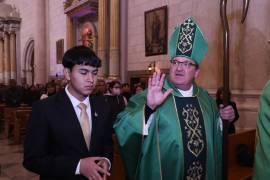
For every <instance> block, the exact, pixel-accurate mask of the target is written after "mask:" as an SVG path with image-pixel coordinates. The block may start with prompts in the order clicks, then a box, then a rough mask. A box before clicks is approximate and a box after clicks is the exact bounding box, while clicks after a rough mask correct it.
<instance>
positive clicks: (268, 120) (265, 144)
mask: <svg viewBox="0 0 270 180" xmlns="http://www.w3.org/2000/svg"><path fill="white" fill-rule="evenodd" d="M257 131H258V136H259V141H258V143H257V147H256V155H255V173H254V176H253V180H268V179H270V81H268V82H267V84H266V86H265V87H264V90H263V92H262V95H261V97H260V108H259V115H258V120H257Z"/></svg>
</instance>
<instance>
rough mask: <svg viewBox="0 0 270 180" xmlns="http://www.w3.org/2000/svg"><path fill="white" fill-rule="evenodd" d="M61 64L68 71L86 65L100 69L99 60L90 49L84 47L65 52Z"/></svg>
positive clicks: (76, 47)
mask: <svg viewBox="0 0 270 180" xmlns="http://www.w3.org/2000/svg"><path fill="white" fill-rule="evenodd" d="M62 64H63V66H64V67H65V68H68V69H70V70H72V68H73V66H75V65H87V66H93V67H97V68H99V67H101V60H100V59H99V58H98V57H97V55H96V54H95V52H94V51H93V50H91V49H90V48H88V47H86V46H75V47H73V48H71V49H69V50H67V51H66V52H65V54H64V57H63V61H62Z"/></svg>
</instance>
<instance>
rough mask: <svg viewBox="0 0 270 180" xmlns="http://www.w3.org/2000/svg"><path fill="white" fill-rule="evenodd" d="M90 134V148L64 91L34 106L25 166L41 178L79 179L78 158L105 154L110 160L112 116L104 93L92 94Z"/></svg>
mask: <svg viewBox="0 0 270 180" xmlns="http://www.w3.org/2000/svg"><path fill="white" fill-rule="evenodd" d="M90 104H91V114H92V135H91V143H90V149H89V150H88V149H87V145H86V143H85V141H84V136H83V132H82V130H81V126H80V123H79V120H78V118H77V116H76V113H75V110H74V108H73V106H72V103H71V101H70V99H69V98H68V96H67V94H66V92H65V91H64V90H63V91H60V92H59V93H57V94H55V95H54V96H51V97H49V98H47V99H45V100H42V101H39V102H37V103H35V104H34V105H33V108H32V114H31V116H30V119H29V122H28V126H27V134H26V139H25V144H24V161H23V165H24V167H25V168H26V169H28V170H30V171H33V172H35V173H37V174H39V175H40V179H43V180H56V179H59V180H60V179H65V180H80V179H86V178H84V177H83V176H81V175H75V171H76V167H77V165H78V162H79V160H80V159H82V158H85V157H93V156H99V157H107V158H108V159H109V160H110V161H111V162H112V120H111V119H110V118H112V116H111V111H110V105H109V103H107V102H105V100H104V97H103V96H98V97H91V98H90Z"/></svg>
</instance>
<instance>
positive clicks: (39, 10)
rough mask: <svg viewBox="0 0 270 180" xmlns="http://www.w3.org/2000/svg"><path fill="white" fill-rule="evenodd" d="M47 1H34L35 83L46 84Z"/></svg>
mask: <svg viewBox="0 0 270 180" xmlns="http://www.w3.org/2000/svg"><path fill="white" fill-rule="evenodd" d="M45 5H46V4H45V1H33V7H34V14H33V21H34V24H35V27H34V39H35V43H34V49H35V53H34V60H35V62H34V82H35V84H45V83H46V81H47V76H48V75H47V69H46V68H47V61H48V59H47V56H46V55H47V53H46V52H47V51H46V33H47V32H46V26H45V23H46V21H45V18H46V13H45V9H46V8H44V7H45Z"/></svg>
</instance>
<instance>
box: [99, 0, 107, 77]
mask: <svg viewBox="0 0 270 180" xmlns="http://www.w3.org/2000/svg"><path fill="white" fill-rule="evenodd" d="M105 27H106V0H99V1H98V52H97V54H98V57H99V58H100V59H101V62H102V66H101V68H100V71H99V78H104V77H105V76H106V75H108V72H107V66H108V61H107V60H106V43H105V40H106V31H105V30H106V29H105Z"/></svg>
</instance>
